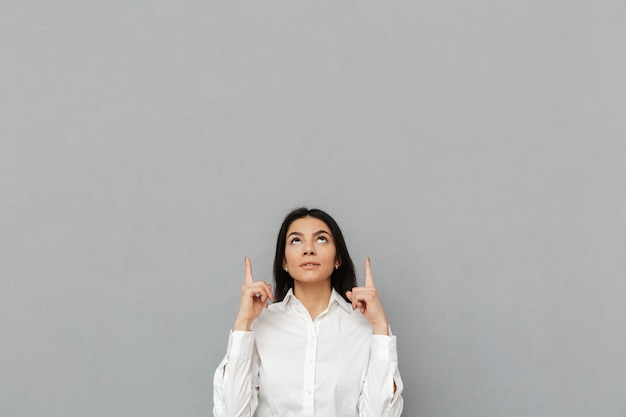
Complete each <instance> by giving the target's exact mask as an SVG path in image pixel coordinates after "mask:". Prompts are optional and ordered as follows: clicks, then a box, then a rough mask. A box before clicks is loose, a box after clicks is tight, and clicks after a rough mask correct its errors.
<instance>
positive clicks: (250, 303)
mask: <svg viewBox="0 0 626 417" xmlns="http://www.w3.org/2000/svg"><path fill="white" fill-rule="evenodd" d="M245 264H246V268H245V273H244V284H243V286H242V287H241V298H240V301H239V311H238V313H237V319H236V320H235V324H234V326H233V331H232V332H231V334H230V337H229V338H228V349H227V352H226V357H225V358H224V360H222V362H221V363H220V365H219V367H218V368H217V370H216V371H215V376H214V379H213V402H214V407H213V415H214V416H215V417H251V416H252V415H253V414H254V412H255V410H256V407H257V404H258V390H259V357H258V354H257V352H256V349H255V347H254V332H251V331H250V326H251V324H252V322H253V321H254V320H255V319H256V318H257V317H258V316H259V315H260V314H261V312H262V311H263V309H264V308H266V307H267V305H268V300H274V295H273V294H272V290H271V286H270V285H269V284H267V283H265V282H264V281H257V282H254V281H253V280H252V266H251V264H250V259H249V258H248V257H247V256H246V258H245Z"/></svg>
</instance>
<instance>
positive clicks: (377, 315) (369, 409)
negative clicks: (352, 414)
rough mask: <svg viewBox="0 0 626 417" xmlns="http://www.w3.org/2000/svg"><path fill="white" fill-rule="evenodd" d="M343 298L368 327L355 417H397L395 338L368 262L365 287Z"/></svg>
mask: <svg viewBox="0 0 626 417" xmlns="http://www.w3.org/2000/svg"><path fill="white" fill-rule="evenodd" d="M346 296H347V297H348V298H349V299H350V301H352V308H353V309H355V310H356V309H357V308H358V309H359V310H360V311H361V313H362V314H363V316H365V318H366V319H367V320H368V321H369V322H370V323H371V324H372V329H373V333H374V334H373V335H372V339H371V347H370V357H369V362H368V365H367V370H366V371H365V375H364V377H363V385H362V388H361V394H360V396H359V417H399V416H400V414H401V413H402V406H403V401H402V389H403V385H402V379H401V378H400V372H399V370H398V352H397V349H396V337H395V336H392V335H391V332H390V331H389V323H388V322H387V317H386V315H385V311H384V309H383V306H382V304H381V302H380V299H379V297H378V293H377V292H376V287H375V285H374V278H373V276H372V270H371V266H370V260H369V258H367V260H366V261H365V286H364V287H355V288H353V289H352V291H348V292H347V293H346Z"/></svg>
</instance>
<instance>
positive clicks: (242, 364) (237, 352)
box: [213, 331, 259, 417]
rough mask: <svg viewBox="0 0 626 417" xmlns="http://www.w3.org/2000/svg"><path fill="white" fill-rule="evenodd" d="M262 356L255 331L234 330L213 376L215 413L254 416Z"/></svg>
mask: <svg viewBox="0 0 626 417" xmlns="http://www.w3.org/2000/svg"><path fill="white" fill-rule="evenodd" d="M258 392H259V357H258V354H257V352H256V349H255V347H254V332H244V331H231V333H230V336H229V337H228V348H227V350H226V356H225V357H224V359H223V360H222V362H221V363H220V364H219V366H218V367H217V370H216V371H215V375H214V378H213V404H214V405H213V416H214V417H251V416H252V415H253V414H254V412H255V410H256V407H257V404H258Z"/></svg>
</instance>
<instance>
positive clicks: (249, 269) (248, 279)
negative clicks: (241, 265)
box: [243, 256, 252, 284]
mask: <svg viewBox="0 0 626 417" xmlns="http://www.w3.org/2000/svg"><path fill="white" fill-rule="evenodd" d="M244 262H245V263H246V270H245V272H244V273H243V278H244V282H245V283H246V284H252V264H251V263H250V258H248V257H247V256H246V257H245V258H244Z"/></svg>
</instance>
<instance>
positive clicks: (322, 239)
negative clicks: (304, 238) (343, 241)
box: [317, 236, 328, 243]
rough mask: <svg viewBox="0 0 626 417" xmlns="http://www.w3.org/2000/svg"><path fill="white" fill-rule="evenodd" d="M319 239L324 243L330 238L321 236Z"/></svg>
mask: <svg viewBox="0 0 626 417" xmlns="http://www.w3.org/2000/svg"><path fill="white" fill-rule="evenodd" d="M317 241H318V242H322V243H326V242H328V239H326V236H319V237H318V238H317Z"/></svg>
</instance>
